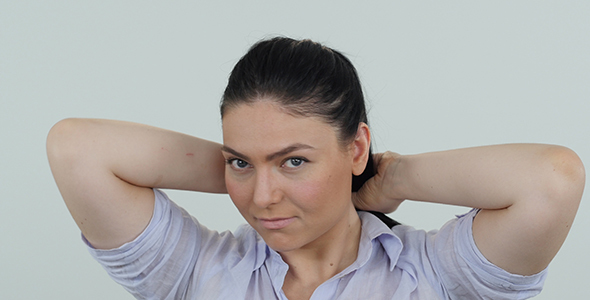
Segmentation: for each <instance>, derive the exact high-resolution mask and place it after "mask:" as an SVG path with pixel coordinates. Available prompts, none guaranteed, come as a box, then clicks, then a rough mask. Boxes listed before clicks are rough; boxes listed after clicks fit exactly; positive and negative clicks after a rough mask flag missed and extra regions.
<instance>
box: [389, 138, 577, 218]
mask: <svg viewBox="0 0 590 300" xmlns="http://www.w3.org/2000/svg"><path fill="white" fill-rule="evenodd" d="M568 152H569V153H571V151H570V150H568V149H566V148H563V147H558V146H552V145H540V144H507V145H495V146H484V147H476V148H466V149H458V150H450V151H442V152H433V153H425V154H419V155H409V156H402V158H401V160H400V164H399V166H398V168H397V171H396V176H395V177H394V183H393V186H394V187H396V188H397V189H396V191H395V193H396V194H397V195H399V198H403V199H411V200H418V201H427V202H437V203H444V204H453V205H462V206H469V207H477V208H482V209H501V208H507V207H509V206H511V205H513V204H515V202H516V201H520V200H522V199H532V198H535V199H546V198H552V196H554V195H557V194H559V193H560V192H561V191H560V189H559V188H556V187H559V186H560V184H561V183H562V182H563V181H564V180H567V179H568V178H567V175H568V173H571V172H572V168H570V166H569V165H568V160H567V159H565V158H564V157H565V156H568V157H569V156H571V155H568V154H569V153H568ZM574 156H575V154H574ZM580 165H581V164H580ZM574 169H575V168H574ZM574 171H575V170H574ZM582 172H583V170H582ZM554 198H559V197H554Z"/></svg>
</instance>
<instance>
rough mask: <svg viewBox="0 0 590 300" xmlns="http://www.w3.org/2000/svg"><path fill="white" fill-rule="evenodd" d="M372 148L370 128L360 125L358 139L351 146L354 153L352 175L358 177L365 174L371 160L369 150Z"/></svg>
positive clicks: (357, 133) (363, 124) (357, 132)
mask: <svg viewBox="0 0 590 300" xmlns="http://www.w3.org/2000/svg"><path fill="white" fill-rule="evenodd" d="M370 147H371V132H370V131H369V126H367V124H365V123H364V122H361V123H359V127H358V129H357V131H356V137H355V138H354V141H353V142H352V145H351V152H352V174H354V175H356V176H358V175H360V174H362V173H363V171H364V170H365V167H366V166H367V161H368V159H369V148H370Z"/></svg>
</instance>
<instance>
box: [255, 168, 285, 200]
mask: <svg viewBox="0 0 590 300" xmlns="http://www.w3.org/2000/svg"><path fill="white" fill-rule="evenodd" d="M255 180H256V182H255V183H254V195H253V198H252V201H253V202H254V204H256V206H258V207H261V208H266V207H268V206H270V205H272V204H275V203H278V202H280V201H281V197H282V196H281V193H280V191H279V189H278V188H277V185H278V184H277V180H276V178H275V174H273V172H272V170H260V169H259V170H257V172H256V178H255Z"/></svg>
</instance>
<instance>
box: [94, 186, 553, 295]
mask: <svg viewBox="0 0 590 300" xmlns="http://www.w3.org/2000/svg"><path fill="white" fill-rule="evenodd" d="M154 192H155V195H156V203H155V209H154V215H153V217H152V220H151V221H150V223H149V225H148V226H147V228H146V229H145V230H144V232H143V233H142V234H141V235H140V236H139V237H137V238H136V239H135V240H134V241H132V242H129V243H127V244H125V245H123V246H121V247H119V248H116V249H110V250H98V249H94V248H92V247H91V246H90V245H89V244H88V245H89V251H90V253H91V254H92V256H93V257H94V258H95V259H96V260H97V261H98V262H99V263H101V264H102V265H103V267H104V268H105V269H106V270H107V272H108V273H109V275H110V276H111V277H112V278H113V279H114V280H115V281H116V282H118V283H119V284H121V285H122V286H123V287H125V289H127V290H128V291H129V292H130V293H132V294H133V295H134V296H135V297H136V298H137V299H207V300H209V299H231V300H235V299H281V300H285V299H287V297H285V294H284V293H283V292H282V285H283V281H284V279H285V275H286V274H287V270H288V265H287V264H286V263H285V262H284V261H283V260H282V258H281V256H280V255H279V254H278V253H277V252H275V251H274V250H272V249H270V248H269V247H268V246H267V245H266V244H265V243H264V240H263V239H262V238H261V237H260V236H259V235H258V233H257V232H256V231H255V230H254V229H253V228H252V227H250V226H249V225H242V226H241V227H240V228H239V229H238V230H236V232H235V233H233V234H232V233H230V232H223V233H218V232H216V231H212V230H209V229H207V228H206V227H205V226H203V225H201V224H199V223H198V222H197V220H195V219H194V218H193V217H192V216H190V215H189V214H188V213H187V212H186V211H185V210H183V209H182V208H180V207H179V206H177V205H176V204H175V203H174V202H172V201H170V200H169V199H168V197H167V196H166V195H165V194H164V193H163V192H161V191H159V190H154ZM476 214H477V210H472V211H471V212H469V213H467V214H465V215H463V216H459V217H457V218H456V219H453V220H451V221H449V222H447V224H445V225H444V226H443V227H442V228H441V229H440V230H434V231H430V232H425V231H423V230H416V229H414V228H412V227H410V226H404V225H398V226H395V227H393V229H390V228H388V227H387V226H386V225H385V224H384V223H383V222H381V221H380V220H379V219H377V218H376V217H375V216H373V215H372V214H369V213H364V212H360V213H359V216H360V218H361V221H362V232H361V238H360V244H359V250H358V257H357V259H356V261H355V262H354V263H353V264H352V265H350V266H349V267H348V268H346V269H345V270H343V271H342V272H340V273H339V274H337V275H336V276H334V277H332V278H331V279H329V280H328V281H326V282H324V283H323V284H322V285H320V286H319V287H318V288H317V289H316V290H315V292H314V293H313V295H312V297H311V299H313V300H318V299H404V300H405V299H428V300H431V299H494V300H498V299H526V298H529V297H532V296H534V295H536V294H538V293H539V292H540V291H541V288H542V285H543V282H544V280H545V277H546V273H547V272H546V270H545V271H543V272H541V273H539V274H536V275H532V276H520V275H513V274H509V273H508V272H506V271H504V270H502V269H500V268H498V267H496V266H494V265H493V264H491V263H490V262H489V261H487V260H486V259H485V258H484V256H483V255H482V254H481V253H480V252H479V250H478V249H477V247H476V245H475V242H474V241H473V235H472V231H471V224H472V220H473V217H474V216H475V215H476Z"/></svg>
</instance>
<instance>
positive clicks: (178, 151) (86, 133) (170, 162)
mask: <svg viewBox="0 0 590 300" xmlns="http://www.w3.org/2000/svg"><path fill="white" fill-rule="evenodd" d="M219 149H220V145H219V144H216V143H213V142H210V141H206V140H202V139H199V138H196V137H192V136H189V135H185V134H181V133H178V132H173V131H168V130H164V129H160V128H155V127H151V126H146V125H140V124H135V123H129V122H121V121H112V120H95V119H68V120H64V121H61V122H60V123H58V124H57V125H56V126H55V127H54V128H53V129H52V132H51V133H50V137H49V139H48V151H49V153H50V161H51V160H52V156H54V158H55V157H59V156H61V159H62V160H67V161H69V162H70V163H69V164H68V163H62V164H61V165H59V166H55V167H53V166H52V168H54V169H55V168H58V169H59V168H60V167H61V168H75V167H76V166H75V165H76V164H77V165H79V166H83V167H85V168H86V167H96V168H104V169H106V170H108V171H110V172H112V173H113V174H114V175H115V176H117V177H118V178H120V179H121V180H123V181H126V182H128V183H130V184H133V185H136V186H140V187H154V188H171V189H182V190H193V191H202V192H218V193H219V192H225V182H224V178H223V177H224V160H223V157H222V156H221V152H220V150H219ZM54 171H58V172H59V170H54ZM56 179H57V177H56Z"/></svg>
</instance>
